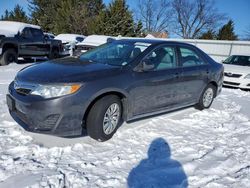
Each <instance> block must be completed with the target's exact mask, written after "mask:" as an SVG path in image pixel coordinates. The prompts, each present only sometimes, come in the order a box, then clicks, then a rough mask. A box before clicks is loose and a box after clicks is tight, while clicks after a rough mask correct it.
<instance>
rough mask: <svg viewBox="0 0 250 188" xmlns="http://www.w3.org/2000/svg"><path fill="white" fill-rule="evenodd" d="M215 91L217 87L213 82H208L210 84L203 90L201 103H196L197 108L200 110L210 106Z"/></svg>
mask: <svg viewBox="0 0 250 188" xmlns="http://www.w3.org/2000/svg"><path fill="white" fill-rule="evenodd" d="M215 92H216V87H215V86H214V85H212V84H208V86H207V87H206V88H205V89H204V91H203V92H202V95H201V97H200V99H199V103H198V104H197V105H196V108H197V109H199V110H203V109H205V108H209V107H210V106H211V105H212V103H213V100H214V97H215Z"/></svg>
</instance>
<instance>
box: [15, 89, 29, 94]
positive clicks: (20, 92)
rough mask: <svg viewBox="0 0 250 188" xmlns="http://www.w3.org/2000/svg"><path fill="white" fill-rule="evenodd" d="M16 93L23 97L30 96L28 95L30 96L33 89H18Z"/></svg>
mask: <svg viewBox="0 0 250 188" xmlns="http://www.w3.org/2000/svg"><path fill="white" fill-rule="evenodd" d="M16 92H17V93H19V94H21V95H28V94H30V92H31V89H26V88H18V89H16Z"/></svg>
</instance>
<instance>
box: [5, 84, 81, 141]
mask: <svg viewBox="0 0 250 188" xmlns="http://www.w3.org/2000/svg"><path fill="white" fill-rule="evenodd" d="M6 97H7V104H8V108H9V111H10V114H11V116H12V117H13V118H14V119H15V120H16V121H17V122H18V123H19V124H20V125H21V126H22V127H23V128H24V129H25V130H27V131H31V132H37V133H44V134H53V135H57V136H62V137H70V136H79V135H81V134H82V129H83V126H82V120H83V115H84V111H83V105H84V104H82V103H81V102H80V101H79V100H81V97H79V96H78V95H77V93H76V94H73V95H70V96H64V97H60V98H54V99H43V98H41V97H39V96H22V95H20V94H19V93H17V92H16V91H15V89H14V87H13V83H11V84H10V86H9V94H7V96H6Z"/></svg>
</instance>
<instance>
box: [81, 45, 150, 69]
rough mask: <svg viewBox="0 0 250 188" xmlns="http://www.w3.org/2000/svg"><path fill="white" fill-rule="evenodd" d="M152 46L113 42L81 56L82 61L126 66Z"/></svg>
mask: <svg viewBox="0 0 250 188" xmlns="http://www.w3.org/2000/svg"><path fill="white" fill-rule="evenodd" d="M150 45H151V44H150V43H144V42H122V41H120V42H117V41H116V42H111V43H106V44H104V45H101V46H99V47H97V48H95V49H92V50H90V51H88V52H86V53H84V54H82V55H81V56H80V60H82V61H84V60H87V61H90V62H95V63H103V64H109V65H114V66H125V65H127V64H128V63H130V62H131V61H132V60H133V59H135V58H136V57H137V56H139V55H140V54H141V53H142V52H143V51H144V50H146V49H147V48H148V47H149V46H150Z"/></svg>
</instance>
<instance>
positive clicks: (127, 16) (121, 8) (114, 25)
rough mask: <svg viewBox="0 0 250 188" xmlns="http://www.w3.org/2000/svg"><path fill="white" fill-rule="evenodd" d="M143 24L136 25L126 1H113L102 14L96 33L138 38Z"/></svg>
mask: <svg viewBox="0 0 250 188" xmlns="http://www.w3.org/2000/svg"><path fill="white" fill-rule="evenodd" d="M141 29H142V24H141V22H139V23H138V24H136V23H135V22H134V20H133V15H132V13H131V12H130V11H129V9H128V6H127V5H126V1H125V0H114V1H112V2H111V3H110V4H109V6H108V8H106V10H104V11H102V12H101V13H100V16H99V19H98V21H97V27H96V32H97V33H99V34H104V35H112V36H118V35H122V36H136V35H138V34H140V33H141Z"/></svg>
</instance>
